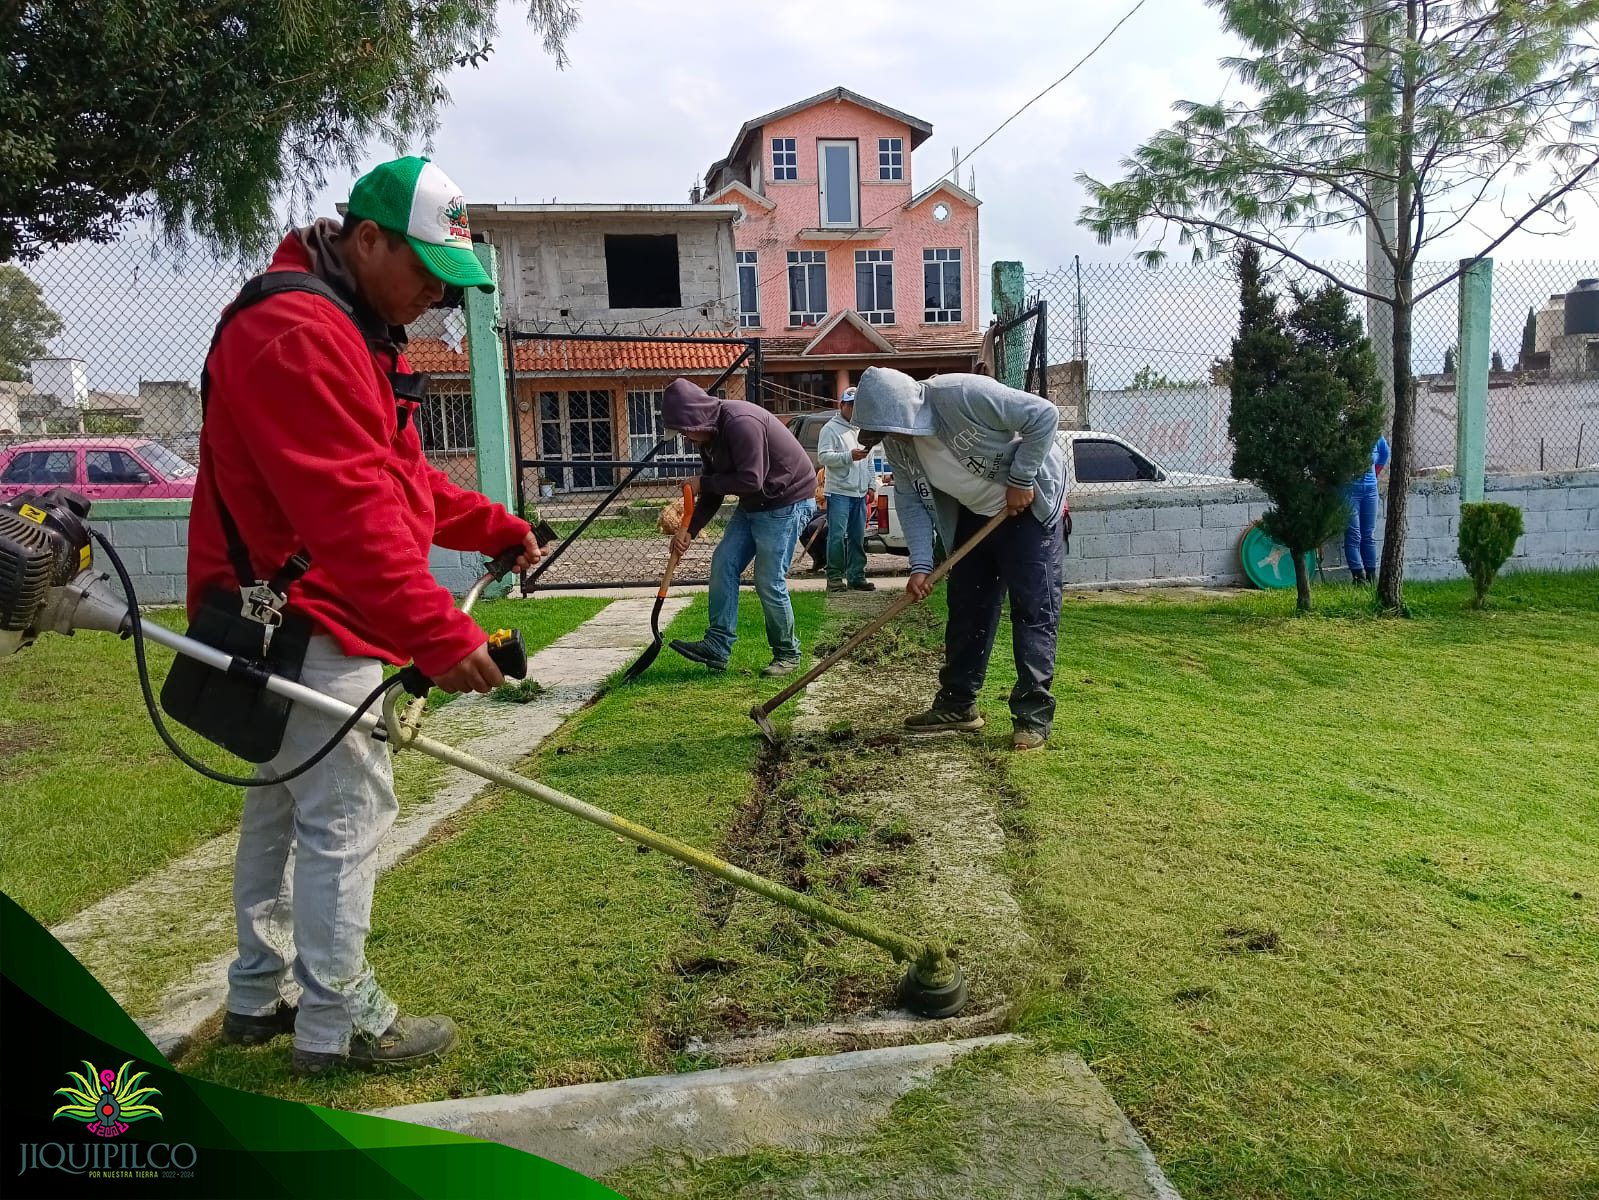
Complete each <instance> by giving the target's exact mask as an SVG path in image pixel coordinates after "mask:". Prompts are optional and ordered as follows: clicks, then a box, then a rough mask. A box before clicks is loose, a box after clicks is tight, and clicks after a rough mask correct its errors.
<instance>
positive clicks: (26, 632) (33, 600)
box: [0, 488, 91, 658]
mask: <svg viewBox="0 0 1599 1200" xmlns="http://www.w3.org/2000/svg"><path fill="white" fill-rule="evenodd" d="M88 515H89V502H88V501H87V500H85V499H84V498H83V497H82V496H80V495H78V493H77V492H69V491H67V490H66V489H65V488H52V489H51V490H50V491H48V492H45V493H44V494H43V495H40V494H37V493H35V492H24V493H23V494H22V495H20V496H17V497H16V498H14V499H12V500H8V501H6V502H5V503H4V504H0V658H4V657H5V656H6V655H8V654H14V653H16V652H17V651H18V650H20V649H21V648H22V647H24V646H26V645H28V644H29V643H30V642H32V641H33V639H34V638H35V637H36V636H38V634H39V632H40V629H39V616H40V614H41V612H42V611H43V609H44V606H45V601H46V598H47V594H48V593H49V592H50V590H51V589H52V588H59V587H63V586H65V585H66V584H68V583H70V582H72V580H73V579H75V578H76V577H77V576H78V574H79V573H80V572H82V571H85V570H87V569H88V567H89V562H90V558H91V554H90V549H89V525H88V521H87V519H86V518H87V517H88Z"/></svg>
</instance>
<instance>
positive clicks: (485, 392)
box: [466, 242, 516, 511]
mask: <svg viewBox="0 0 1599 1200" xmlns="http://www.w3.org/2000/svg"><path fill="white" fill-rule="evenodd" d="M472 250H473V253H475V254H476V255H477V256H478V261H479V262H481V263H482V264H483V266H484V268H485V269H486V270H487V271H488V273H489V278H490V279H492V280H494V281H495V284H496V288H495V290H494V291H492V292H485V291H482V290H481V289H479V288H467V289H466V343H467V352H468V353H469V354H470V355H471V365H470V368H469V369H470V373H471V382H472V428H473V431H474V432H475V434H476V436H477V490H478V491H480V492H482V493H483V494H484V495H485V496H487V497H488V498H489V499H490V500H497V501H499V502H500V503H501V504H503V505H505V507H506V508H508V509H511V510H512V511H515V509H516V464H515V463H513V462H512V461H511V411H510V406H509V405H508V404H507V403H506V397H505V360H504V355H503V353H502V352H501V350H500V293H499V289H498V284H499V277H500V272H499V264H498V257H497V256H496V255H495V253H494V247H493V246H490V245H488V244H487V243H486V242H479V243H477V244H476V245H474V246H473V247H472Z"/></svg>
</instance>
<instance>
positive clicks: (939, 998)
mask: <svg viewBox="0 0 1599 1200" xmlns="http://www.w3.org/2000/svg"><path fill="white" fill-rule="evenodd" d="M949 965H950V967H951V968H953V972H952V973H951V974H948V975H947V976H946V977H945V978H943V979H942V980H940V979H938V978H937V977H932V978H928V977H926V973H925V971H924V969H923V968H922V965H921V964H920V963H912V964H911V965H910V968H909V969H908V970H907V971H906V972H905V977H904V978H903V979H901V980H900V981H899V1002H900V1003H901V1004H903V1005H904V1006H905V1007H906V1008H908V1009H910V1011H911V1012H913V1013H915V1014H916V1015H917V1016H918V1017H953V1016H954V1015H955V1014H956V1013H958V1012H960V1010H961V1009H963V1008H965V1007H966V976H964V975H962V974H961V969H960V967H959V966H956V965H955V964H954V963H950V964H949Z"/></svg>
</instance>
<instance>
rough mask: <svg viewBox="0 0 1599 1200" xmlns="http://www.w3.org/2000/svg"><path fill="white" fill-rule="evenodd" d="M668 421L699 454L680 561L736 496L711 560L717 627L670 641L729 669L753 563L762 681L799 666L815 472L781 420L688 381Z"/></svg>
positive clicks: (675, 393) (678, 541)
mask: <svg viewBox="0 0 1599 1200" xmlns="http://www.w3.org/2000/svg"><path fill="white" fill-rule="evenodd" d="M661 423H662V424H663V425H665V426H666V428H667V429H668V430H669V431H672V432H676V433H681V434H682V435H683V436H684V437H686V438H687V439H688V440H689V441H691V442H693V443H694V445H695V446H697V447H699V452H700V463H701V468H700V486H699V498H698V499H697V500H696V501H695V504H694V520H693V522H692V523H691V524H689V525H688V526H687V527H684V528H680V529H679V530H678V531H677V533H676V534H675V535H674V536H673V538H672V547H673V549H675V550H676V551H678V552H679V553H681V552H682V551H684V550H686V549H688V544H689V542H690V541H691V540H692V539H693V538H694V537H695V536H697V535H698V534H699V532H700V530H702V529H704V528H705V526H706V525H707V524H708V523H709V522H710V520H711V518H712V517H714V516H715V515H716V513H717V511H718V510H719V509H720V508H721V507H722V500H723V498H724V497H726V496H735V497H737V498H738V510H737V511H736V512H734V514H733V517H732V519H731V520H730V521H728V523H727V528H726V529H725V530H724V531H723V533H722V540H721V541H720V542H719V543H717V546H716V550H715V552H714V553H713V554H712V555H711V594H710V617H711V620H710V628H709V629H707V630H706V631H705V636H704V637H703V638H701V639H700V640H699V641H697V642H685V641H681V640H677V641H673V642H672V649H673V650H676V651H677V652H678V653H679V654H681V655H682V656H683V657H684V658H687V659H690V660H692V661H693V662H697V663H702V664H704V665H705V666H707V667H709V668H710V669H711V670H713V671H725V670H726V669H727V660H728V658H729V657H730V656H731V655H732V653H733V642H734V641H735V640H736V639H737V637H738V580H739V576H740V575H742V574H743V573H744V568H745V567H747V566H749V564H750V560H751V559H754V560H755V594H756V595H757V596H759V597H760V600H761V611H762V612H763V613H764V614H765V616H766V640H767V642H768V643H770V644H771V647H772V662H771V665H770V666H768V667H767V668H766V669H765V670H764V671H762V672H761V674H763V675H787V674H788V673H790V672H791V671H793V670H794V669H795V668H797V667H798V666H799V657H800V647H799V638H798V637H797V636H796V635H795V632H794V609H793V606H792V605H790V604H789V600H788V567H789V563H790V562H791V561H792V559H793V557H794V545H795V543H796V542H797V541H798V540H799V535H800V532H801V531H802V530H803V529H804V528H805V524H806V522H807V521H809V520H810V518H811V514H812V513H813V512H815V510H816V500H815V495H816V471H815V469H814V468H813V467H812V466H811V460H810V458H809V457H807V455H806V453H805V448H804V447H803V446H801V445H800V444H799V441H798V440H797V439H796V438H795V437H794V435H793V434H792V433H790V432H789V431H788V429H787V427H785V426H784V425H783V423H782V422H781V421H779V420H778V419H777V418H776V417H774V416H772V414H771V413H769V412H767V411H766V410H765V409H764V408H761V407H760V406H759V405H756V404H749V403H746V402H745V401H743V400H718V399H717V398H716V397H715V396H712V395H711V394H710V393H708V392H707V391H706V390H705V389H704V388H702V387H699V386H697V385H696V384H693V383H690V382H689V381H688V380H687V379H678V380H675V381H674V382H673V383H672V384H671V385H670V386H669V387H668V388H667V389H666V393H665V395H664V396H663V397H662V399H661Z"/></svg>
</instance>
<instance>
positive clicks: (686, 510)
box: [655, 483, 694, 600]
mask: <svg viewBox="0 0 1599 1200" xmlns="http://www.w3.org/2000/svg"><path fill="white" fill-rule="evenodd" d="M693 519H694V488H693V487H692V486H691V485H689V484H686V483H685V484H684V485H683V520H682V523H681V524H680V525H679V526H678V528H679V529H687V528H688V527H689V522H690V521H692V520H693ZM682 557H683V556H682V555H681V554H680V553H678V552H677V551H676V550H673V551H672V552H671V553H670V554H668V555H667V556H666V571H665V573H664V574H662V576H661V586H660V588H659V589H657V591H656V593H655V598H656V599H657V600H665V599H666V589H667V588H669V587H671V586H672V576H673V575H675V574H676V573H677V564H678V562H679V561H680V560H681V559H682Z"/></svg>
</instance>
